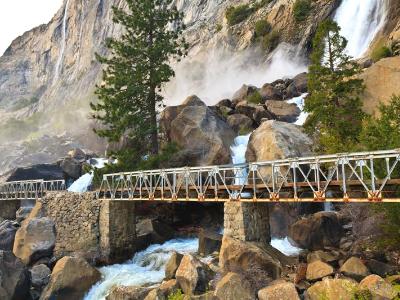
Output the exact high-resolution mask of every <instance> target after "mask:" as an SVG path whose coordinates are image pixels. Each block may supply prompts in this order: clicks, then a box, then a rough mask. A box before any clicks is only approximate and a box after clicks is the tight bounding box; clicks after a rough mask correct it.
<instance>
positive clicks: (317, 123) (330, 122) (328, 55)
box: [305, 20, 365, 153]
mask: <svg viewBox="0 0 400 300" xmlns="http://www.w3.org/2000/svg"><path fill="white" fill-rule="evenodd" d="M339 31H340V27H339V26H338V25H337V24H336V23H335V22H334V21H331V20H327V21H324V22H323V23H321V24H320V26H319V27H318V30H317V33H316V35H315V38H314V40H313V52H312V55H311V65H310V67H309V80H308V90H309V93H310V95H309V97H308V98H307V101H306V103H305V110H306V111H307V112H309V113H310V115H309V117H308V119H307V121H306V124H305V129H306V131H307V132H308V133H310V134H312V135H313V136H314V138H315V140H316V142H317V145H318V146H317V149H316V151H318V152H321V153H338V152H348V151H351V149H352V147H355V146H356V145H357V142H358V138H359V135H360V133H361V129H362V121H363V118H364V116H365V115H364V113H363V111H362V109H361V108H362V104H361V100H360V97H359V96H360V94H361V93H362V92H363V90H364V84H363V81H362V80H360V79H357V77H356V75H357V74H360V72H361V69H360V67H359V66H358V65H357V64H356V63H355V62H353V61H351V58H350V57H349V56H348V55H347V54H346V53H345V48H346V45H347V41H346V39H345V38H344V37H342V36H340V34H339Z"/></svg>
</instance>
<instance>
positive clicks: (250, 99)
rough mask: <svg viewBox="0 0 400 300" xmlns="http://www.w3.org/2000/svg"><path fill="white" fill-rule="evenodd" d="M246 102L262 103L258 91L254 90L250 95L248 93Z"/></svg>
mask: <svg viewBox="0 0 400 300" xmlns="http://www.w3.org/2000/svg"><path fill="white" fill-rule="evenodd" d="M247 102H249V103H253V104H260V103H262V97H261V94H260V93H259V92H258V91H256V92H254V93H253V94H251V95H249V96H248V97H247Z"/></svg>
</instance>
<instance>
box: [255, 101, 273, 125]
mask: <svg viewBox="0 0 400 300" xmlns="http://www.w3.org/2000/svg"><path fill="white" fill-rule="evenodd" d="M253 119H254V121H255V122H256V123H257V124H258V125H260V124H261V123H262V122H265V121H267V120H273V119H275V116H274V115H273V114H271V113H270V112H269V111H268V110H266V109H265V108H264V107H263V106H261V105H257V107H256V110H255V112H254V113H253Z"/></svg>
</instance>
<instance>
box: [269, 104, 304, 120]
mask: <svg viewBox="0 0 400 300" xmlns="http://www.w3.org/2000/svg"><path fill="white" fill-rule="evenodd" d="M265 106H266V108H267V110H268V111H269V112H271V113H272V114H273V115H274V116H275V118H276V119H277V120H278V121H282V122H289V123H294V122H296V120H297V119H298V117H299V116H300V114H301V110H300V108H299V107H298V106H297V104H296V103H288V102H286V101H279V100H267V101H266V102H265Z"/></svg>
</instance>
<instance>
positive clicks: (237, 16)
mask: <svg viewBox="0 0 400 300" xmlns="http://www.w3.org/2000/svg"><path fill="white" fill-rule="evenodd" d="M253 12H254V8H252V7H250V5H248V4H242V5H238V6H231V7H229V8H228V9H227V10H226V12H225V17H226V19H227V20H228V24H229V26H233V25H236V24H239V23H241V22H243V21H244V20H246V19H247V18H248V17H249V16H250V15H251V14H252V13H253Z"/></svg>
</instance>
